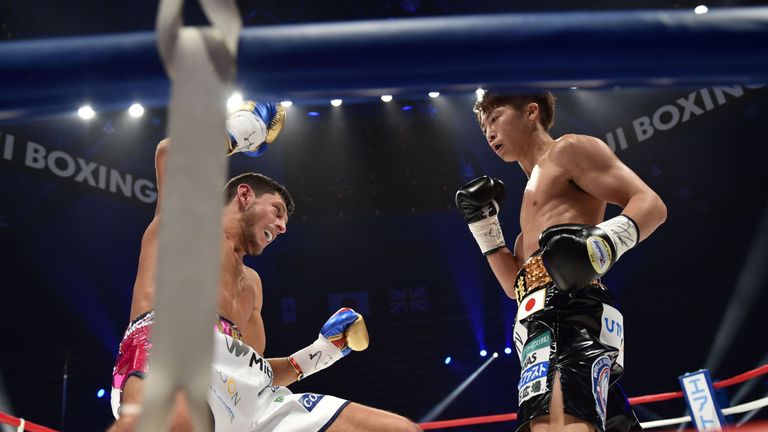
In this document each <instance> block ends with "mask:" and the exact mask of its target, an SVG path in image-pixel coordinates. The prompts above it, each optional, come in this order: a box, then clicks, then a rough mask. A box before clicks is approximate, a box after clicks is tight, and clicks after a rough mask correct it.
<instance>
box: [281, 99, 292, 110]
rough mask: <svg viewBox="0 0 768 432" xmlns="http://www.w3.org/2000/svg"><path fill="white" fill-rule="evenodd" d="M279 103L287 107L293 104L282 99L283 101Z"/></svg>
mask: <svg viewBox="0 0 768 432" xmlns="http://www.w3.org/2000/svg"><path fill="white" fill-rule="evenodd" d="M280 105H282V106H284V107H286V108H288V107H289V106H291V105H293V102H291V101H289V100H284V101H282V102H280Z"/></svg>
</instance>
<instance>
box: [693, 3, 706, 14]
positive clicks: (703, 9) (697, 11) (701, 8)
mask: <svg viewBox="0 0 768 432" xmlns="http://www.w3.org/2000/svg"><path fill="white" fill-rule="evenodd" d="M693 12H694V13H695V14H696V15H703V14H705V13H707V12H709V8H708V7H706V6H704V5H698V6H696V8H695V9H694V10H693Z"/></svg>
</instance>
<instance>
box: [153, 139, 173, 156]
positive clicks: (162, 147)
mask: <svg viewBox="0 0 768 432" xmlns="http://www.w3.org/2000/svg"><path fill="white" fill-rule="evenodd" d="M169 145H171V139H170V138H165V139H163V140H161V141H160V142H159V143H157V149H156V150H155V152H156V155H158V156H159V155H161V154H165V152H167V151H168V146H169Z"/></svg>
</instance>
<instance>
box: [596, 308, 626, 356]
mask: <svg viewBox="0 0 768 432" xmlns="http://www.w3.org/2000/svg"><path fill="white" fill-rule="evenodd" d="M600 323H601V325H600V343H602V344H603V345H605V346H607V347H610V348H613V349H615V350H617V351H618V354H617V356H616V360H615V361H616V364H617V365H619V366H621V367H624V317H622V315H621V312H619V310H618V309H616V308H615V307H613V306H611V305H608V304H605V303H603V314H602V316H601V317H600Z"/></svg>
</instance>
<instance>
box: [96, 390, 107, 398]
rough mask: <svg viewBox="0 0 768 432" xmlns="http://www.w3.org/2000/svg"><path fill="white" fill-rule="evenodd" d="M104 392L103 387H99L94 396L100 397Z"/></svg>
mask: <svg viewBox="0 0 768 432" xmlns="http://www.w3.org/2000/svg"><path fill="white" fill-rule="evenodd" d="M104 393H106V392H105V391H104V389H99V391H97V392H96V397H97V398H102V397H104Z"/></svg>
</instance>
